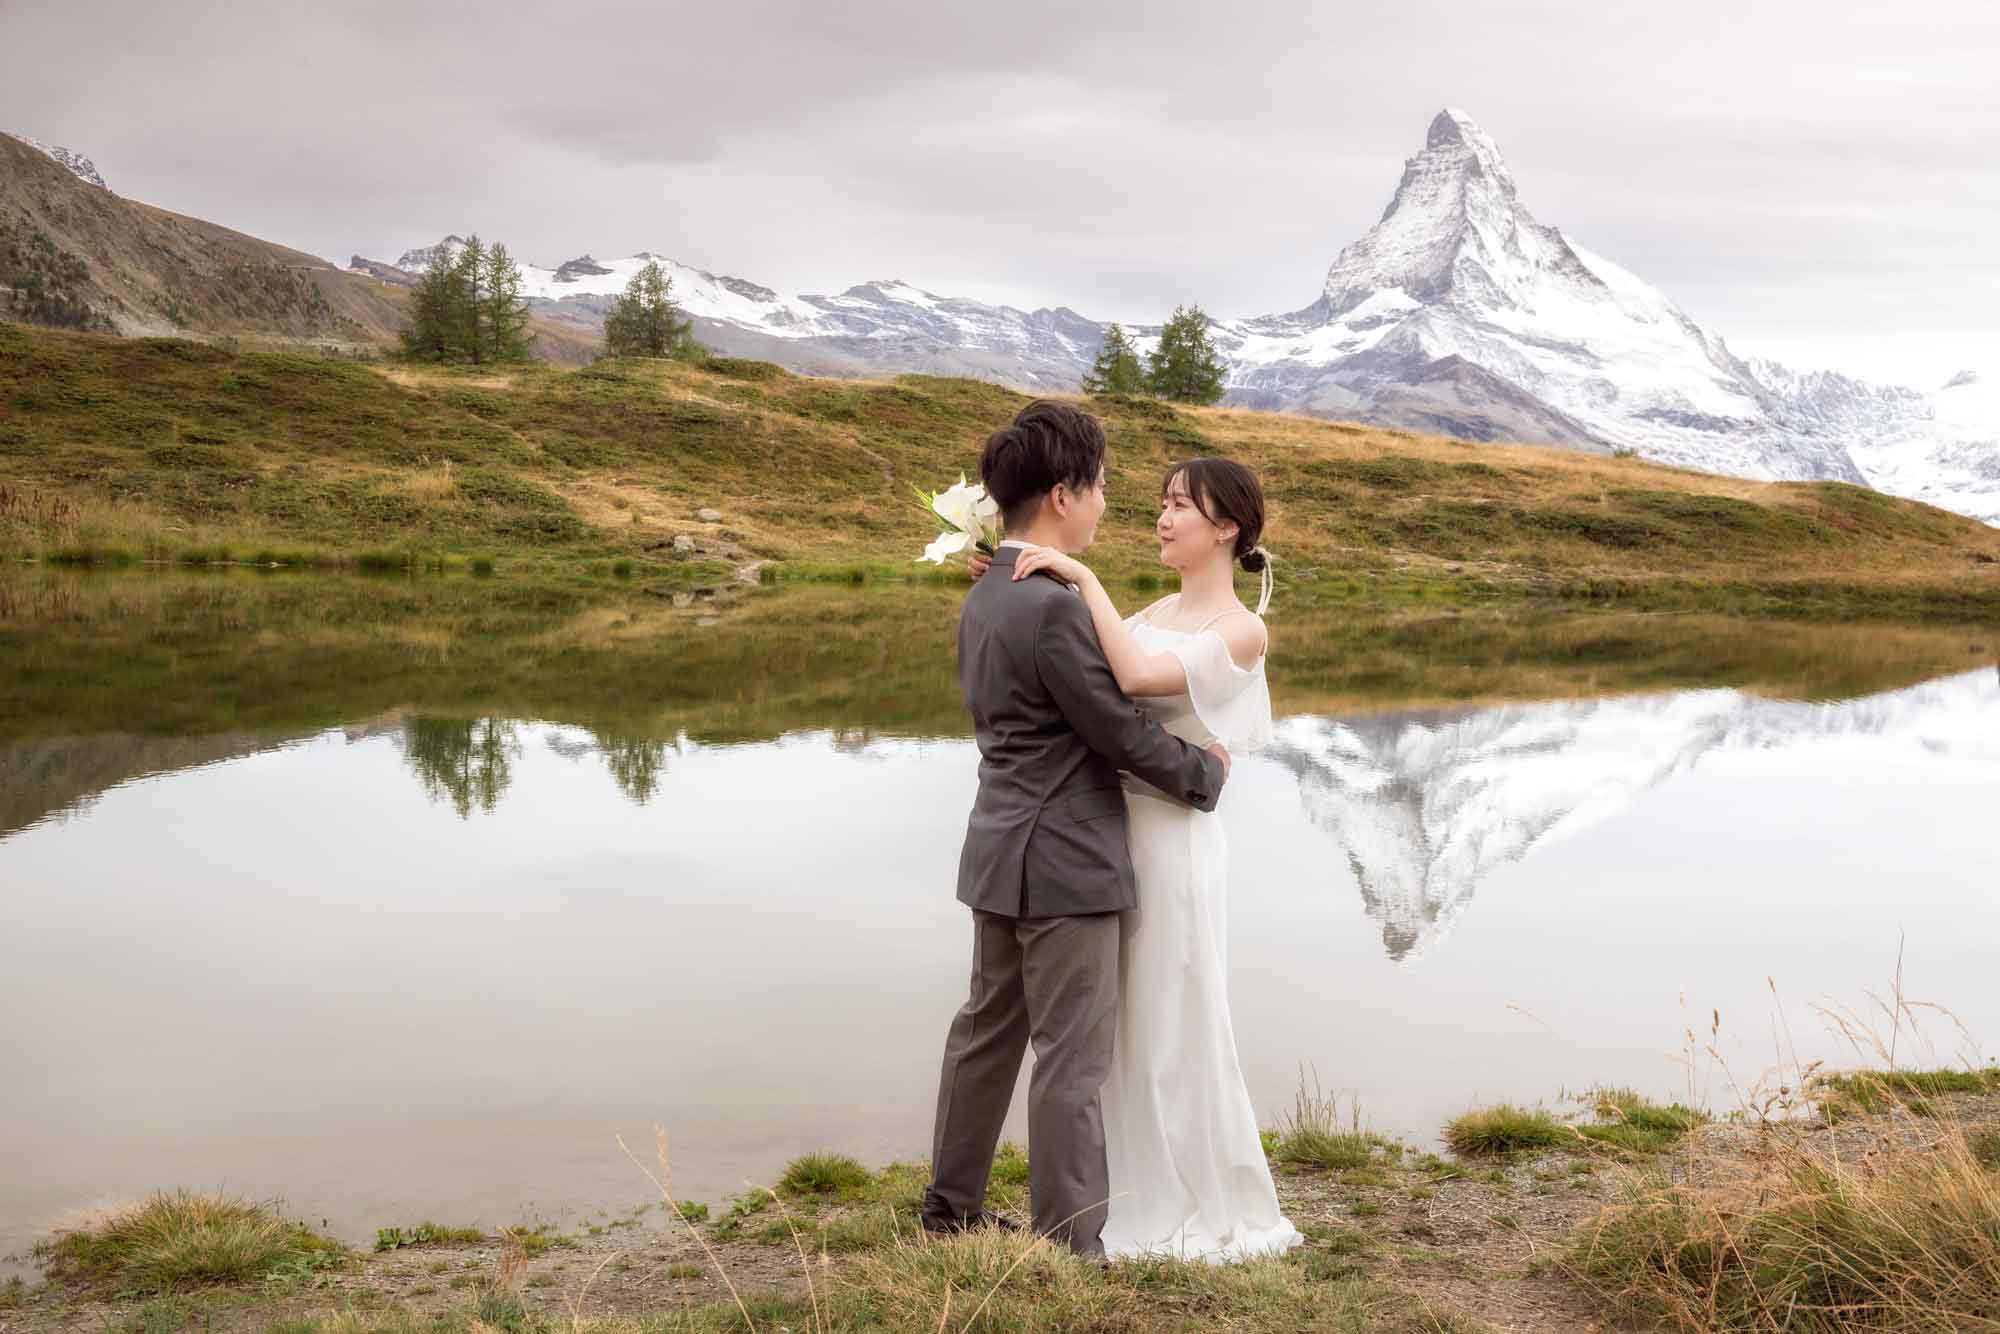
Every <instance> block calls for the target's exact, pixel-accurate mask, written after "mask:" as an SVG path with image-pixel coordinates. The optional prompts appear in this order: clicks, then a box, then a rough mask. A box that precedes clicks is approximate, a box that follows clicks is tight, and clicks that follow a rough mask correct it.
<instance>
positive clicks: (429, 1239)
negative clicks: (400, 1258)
mask: <svg viewBox="0 0 2000 1334" xmlns="http://www.w3.org/2000/svg"><path fill="white" fill-rule="evenodd" d="M489 1235H490V1234H488V1233H486V1232H484V1231H482V1230H481V1229H479V1228H476V1227H444V1226H441V1225H439V1224H437V1223H433V1222H431V1221H429V1220H428V1219H426V1220H425V1221H423V1222H421V1223H419V1224H417V1225H416V1226H415V1227H412V1228H400V1227H385V1228H377V1229H376V1231H375V1249H376V1250H377V1251H378V1252H379V1251H393V1250H396V1249H398V1248H400V1247H404V1246H477V1245H478V1244H479V1243H480V1242H482V1241H486V1240H488V1238H489Z"/></svg>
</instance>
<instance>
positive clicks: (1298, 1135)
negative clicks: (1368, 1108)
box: [1265, 1076, 1387, 1172]
mask: <svg viewBox="0 0 2000 1334" xmlns="http://www.w3.org/2000/svg"><path fill="white" fill-rule="evenodd" d="M1267 1133H1268V1132H1267ZM1386 1144H1387V1141H1385V1140H1384V1139H1382V1137H1381V1136H1379V1135H1374V1134H1370V1133H1368V1132H1367V1131H1364V1130H1362V1129H1361V1109H1360V1107H1359V1106H1358V1105H1357V1106H1355V1107H1354V1108H1353V1110H1352V1114H1351V1115H1350V1117H1349V1119H1348V1124H1347V1125H1346V1127H1345V1128H1343V1127H1342V1125H1341V1121H1340V1107H1339V1099H1338V1098H1337V1097H1335V1098H1329V1097H1326V1096H1325V1095H1324V1094H1322V1093H1321V1092H1320V1090H1319V1087H1318V1085H1317V1084H1315V1085H1314V1086H1313V1087H1311V1088H1308V1087H1307V1086H1306V1082H1305V1078H1304V1077H1303V1076H1301V1077H1300V1079H1299V1088H1298V1092H1297V1093H1296V1094H1295V1095H1294V1097H1293V1101H1292V1111H1291V1114H1290V1115H1289V1116H1287V1117H1286V1118H1285V1119H1284V1123H1283V1124H1282V1125H1281V1126H1280V1127H1279V1129H1278V1131H1277V1132H1276V1134H1275V1136H1274V1137H1273V1138H1272V1139H1271V1140H1267V1141H1266V1149H1265V1151H1266V1153H1267V1154H1268V1155H1269V1156H1270V1157H1272V1158H1274V1159H1276V1160H1277V1161H1278V1162H1281V1163H1290V1164H1292V1165H1294V1166H1298V1167H1316V1168H1319V1169H1321V1170H1323V1171H1329V1172H1343V1171H1353V1170H1357V1169H1361V1168H1366V1167H1367V1166H1368V1165H1369V1164H1370V1162H1371V1161H1372V1160H1373V1158H1374V1156H1375V1150H1376V1149H1377V1148H1378V1147H1382V1146H1385V1145H1386Z"/></svg>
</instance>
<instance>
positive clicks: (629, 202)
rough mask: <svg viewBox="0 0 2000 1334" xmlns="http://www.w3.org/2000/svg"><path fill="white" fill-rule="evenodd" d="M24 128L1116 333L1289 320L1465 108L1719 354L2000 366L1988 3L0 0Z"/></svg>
mask: <svg viewBox="0 0 2000 1334" xmlns="http://www.w3.org/2000/svg"><path fill="white" fill-rule="evenodd" d="M0 32H4V34H5V40H4V42H0V129H8V130H13V131H15V132H17V133H23V134H30V135H33V136H35V137H37V138H40V139H44V140H47V141H50V142H53V143H59V144H64V145H67V146H69V147H72V148H74V149H76V150H77V151H79V152H82V153H84V154H86V155H88V156H90V157H91V158H93V159H94V160H95V161H96V163H97V165H98V167H99V168H100V169H101V170H102V171H103V172H104V174H105V176H106V178H107V179H108V180H109V181H110V183H111V185H112V188H113V189H115V190H117V191H119V192H120V193H121V194H125V195H128V196H131V197H133V198H137V199H143V200H146V201H148V202H151V203H156V204H160V205H163V206H165V207H167V208H171V209H176V210H179V211H181V212H185V213H192V214H196V215H198V216H201V217H205V218H209V219H212V220H214V221H217V222H221V223H225V224H227V225H229V226H232V227H236V228H238V229H240V230H243V231H247V232H250V233H252V234H255V235H258V236H262V237H266V238H268V239H271V240H275V241H281V242H284V243H287V244H290V245H294V246H297V247H299V248H301V249H304V250H309V251H312V252H314V253H316V254H321V255H325V256H328V257H329V258H332V259H335V260H338V261H345V260H346V259H347V257H348V256H349V255H350V254H352V253H354V252H357V251H358V252H360V253H362V254H365V255H368V256H371V257H376V258H389V259H393V258H394V257H395V256H396V255H397V254H399V253H401V251H403V250H404V249H406V248H408V247H410V246H413V245H418V244H422V243H427V242H430V241H434V240H436V239H437V238H438V237H439V236H440V235H442V234H443V233H445V232H447V231H456V232H466V231H471V230H475V229H476V230H478V231H479V232H481V233H482V234H483V235H485V236H487V237H489V238H498V239H501V240H504V241H506V242H507V243H508V244H509V246H510V248H511V249H512V250H513V251H514V252H515V254H516V255H517V256H519V257H521V258H524V259H527V260H530V261H532V262H535V263H541V264H555V263H559V262H560V261H562V260H564V259H567V258H570V257H572V256H574V255H577V254H579V253H581V252H584V251H590V252H592V253H595V254H597V255H599V256H605V255H617V254H628V253H630V252H632V251H635V250H640V249H651V250H657V251H661V252H664V253H667V254H671V255H673V256H675V257H676V258H679V259H682V260H684V261H686V262H688V263H691V264H695V265H699V266H701V267H703V268H708V269H712V270H715V271H718V272H725V273H733V274H737V275H740V276H743V277H746V278H750V279H753V280H755V281H757V282H761V283H764V284H766V285H769V286H773V287H778V288H783V289H789V290H801V291H809V292H819V291H828V290H838V289H840V288H843V287H846V286H849V285H851V284H853V283H856V282H861V281H865V280H868V279H872V278H889V277H900V278H904V279H907V280H909V281H911V282H914V283H917V284H919V285H920V286H924V287H927V288H930V289H932V290H934V291H938V292H942V293H946V294H950V295H963V296H972V297H980V298H984V299H988V300H994V299H998V300H1004V301H1007V302H1010V303H1013V304H1017V305H1024V306H1037V305H1068V306H1071V307H1073V308H1075V309H1077V310H1079V311H1081V312H1083V313H1084V314H1086V315H1090V316H1093V317H1096V318H1100V319H1108V318H1119V319H1126V320H1157V319H1159V318H1160V317H1161V316H1162V315H1164V314H1165V313H1166V311H1167V310H1168V309H1169V308H1171V307H1172V306H1173V305H1174V304H1175V303H1176V302H1182V301H1198V302H1200V303H1202V304H1203V305H1204V306H1206V307H1207V308H1208V309H1209V311H1210V312H1211V313H1214V314H1218V315H1225V316H1240V315H1257V314H1264V313H1269V312H1272V311H1282V310H1291V309H1295V308H1297V307H1299V306H1302V305H1305V304H1306V303H1307V302H1308V301H1310V300H1311V299H1312V298H1313V297H1314V296H1315V295H1316V294H1317V292H1318V290H1319V286H1320V283H1321V280H1322V279H1323V277H1324V275H1325V271H1326V267H1327V265H1328V264H1329V263H1330V262H1331V260H1332V259H1333V257H1334V255H1335V254H1336V253H1338V251H1339V250H1340V248H1341V247H1342V246H1343V245H1345V244H1347V243H1348V242H1349V241H1351V240H1353V239H1354V238H1355V237H1357V236H1359V235H1360V234H1361V233H1362V232H1363V231H1365V230H1366V229H1367V228H1368V226H1369V225H1370V224H1372V223H1373V222H1374V221H1375V220H1376V218H1378V217H1379V216H1380V214H1381V211H1382V209H1383V207H1384V205H1385V204H1386V203H1387V202H1388V199H1389V196H1390V194H1391V193H1392V192H1393V190H1394V188H1395V184H1396V178H1397V176H1398V174H1399V172H1400V171H1401V168H1402V162H1403V159H1404V158H1405V157H1407V156H1409V155H1410V154H1413V153H1415V152H1416V151H1417V150H1418V149H1420V148H1421V147H1422V145H1423V136H1424V129H1425V126H1426V125H1427V124H1428V122H1429V120H1430V118H1431V117H1432V115H1434V114H1435V113H1436V112H1437V110H1438V109H1439V108H1440V107H1442V106H1444V105H1447V104H1449V105H1453V106H1457V107H1461V108H1463V109H1464V110H1466V111H1467V112H1469V113H1470V114H1471V115H1472V117H1473V118H1474V119H1475V120H1477V121H1478V122H1479V123H1480V124H1481V125H1482V126H1483V127H1484V128H1485V129H1486V130H1487V131H1488V133H1490V134H1491V135H1492V136H1493V137H1494V138H1495V139H1496V140H1497V141H1498V143H1499V144H1500V147H1501V150H1502V152H1504V153H1505V154H1506V156H1507V158H1508V161H1509V162H1510V164H1511V165H1512V167H1513V170H1514V174H1515V177H1516V179H1517V180H1518V182H1519V184H1520V188H1521V195H1522V199H1523V200H1524V202H1526V203H1527V205H1528V206H1529V208H1530V209H1532V210H1533V211H1534V213H1535V214H1536V216H1537V217H1538V218H1540V219H1541V220H1542V221H1543V222H1547V223H1552V224H1554V225H1556V226H1559V227H1561V228H1563V229H1564V230H1565V231H1567V232H1569V233H1570V234H1571V235H1573V236H1574V237H1576V238H1577V240H1579V241H1580V242H1582V243H1583V244H1585V245H1587V246H1589V247H1590V248H1592V249H1594V250H1596V251H1598V252H1599V253H1601V254H1604V255H1606V256H1608V257H1610V258H1612V259H1614V260H1616V261H1618V262H1620V263H1622V264H1624V265H1625V266H1626V267H1628V268H1631V269H1633V270H1635V271H1636V272H1638V273H1639V274H1640V275H1641V276H1643V277H1645V278H1647V279H1649V280H1651V281H1652V282H1653V283H1655V284H1657V285H1658V286H1660V287H1661V288H1663V289H1664V290H1665V291H1666V292H1667V293H1668V294H1669V295H1670V296H1672V297H1673V298H1675V299H1676V300H1677V301H1679V302H1680V304H1681V305H1682V306H1683V307H1684V308H1685V309H1686V310H1687V311H1688V312H1689V313H1690V314H1691V315H1693V316H1694V317H1695V318H1696V319H1697V320H1700V321H1702V322H1703V323H1705V324H1707V325H1708V326H1710V327H1711V328H1713V329H1715V330H1717V331H1719V332H1721V333H1722V334H1723V335H1724V336H1726V337H1727V338H1728V339H1729V340H1730V343H1731V345H1732V346H1733V347H1735V348H1736V349H1737V350H1738V351H1742V352H1747V353H1759V354H1765V355H1776V356H1779V357H1782V358H1785V359H1787V360H1791V361H1794V362H1796V363H1799V364H1802V365H1808V366H1814V365H1824V366H1832V367H1836V368H1839V369H1844V370H1849V371H1853V372H1858V373H1864V374H1870V375H1874V376H1878V377H1884V378H1895V379H1902V380H1907V381H1909V382H1912V383H1917V384H1920V385H1923V386H1925V387H1931V386H1934V385H1935V384H1936V383H1938V382H1940V381H1941V380H1942V379H1943V378H1944V377H1945V376H1947V375H1949V374H1950V373H1951V372H1952V371H1954V370H1956V369H1958V368H1960V367H1962V366H1976V367H1983V368H1987V369H1988V371H1989V373H1991V374H1996V375H2000V317H1996V312H1997V311H2000V227H1996V226H1995V225H1994V219H1995V218H1996V217H2000V167H1996V165H1995V164H1996V162H2000V95H1996V93H1995V91H1994V81H1995V70H1996V69H2000V3H1995V0H1922V3H1910V2H1909V0H1896V2H1895V3H1855V2H1853V0H1764V2H1762V3H1758V4H1754V5H1749V4H1744V3H1741V0H1729V2H1728V3H1722V2H1721V0H1688V2H1686V3H1682V4H1679V5H1660V4H1650V3H1649V4H1636V3H1632V2H1631V0H1592V2H1590V3H1579V2H1576V0H1456V3H1442V2H1441V0H1398V3H1396V4H1393V5H1391V4H1384V3H1379V0H1371V2H1370V3H1365V4H1361V3H1347V2H1345V0H1342V2H1339V3H1336V2H1334V0H1319V2H1318V3H1311V2H1300V3H1283V4H1279V3H1260V2H1259V0H1238V3H1236V4H1233V5H1219V4H1216V3H1214V0H1152V2H1151V3H1147V4H1144V5H1135V4H1128V3H1125V2H1124V0H1118V2H1117V3H1100V4H1095V5H1076V4H1074V3H1073V0H1065V2H1064V3H1046V2H1045V0H1013V2H1012V3H1008V4H1005V5H1002V4H996V3H984V4H961V3H951V2H950V0H888V2H884V0H849V2H848V3H832V2H831V0H722V2H718V0H702V3H699V4H681V3H654V4H641V3H632V4H627V5H622V6H621V5H614V4H607V3H599V2H598V0H564V2H563V3H556V2H555V0H547V2H545V3H540V4H524V3H517V2H516V0H485V2H484V3H481V4H478V5H471V4H437V3H424V2H423V0H414V2H409V0H406V2H405V3H397V4H377V3H373V2H372V0H343V2H342V3H338V4H327V3H320V4H315V5H312V6H310V7H308V6H306V5H301V4H294V3H291V0H266V2H265V3H260V4H255V5H244V4H240V3H228V4H224V3H219V2H218V0H175V2H174V3H169V4H160V3H157V0H144V2H141V0H0Z"/></svg>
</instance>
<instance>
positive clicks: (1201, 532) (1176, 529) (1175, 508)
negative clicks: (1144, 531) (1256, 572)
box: [1153, 473, 1236, 572]
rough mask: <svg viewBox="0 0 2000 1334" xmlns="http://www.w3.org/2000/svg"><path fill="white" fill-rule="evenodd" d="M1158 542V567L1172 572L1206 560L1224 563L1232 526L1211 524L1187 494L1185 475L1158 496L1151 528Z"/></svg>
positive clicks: (1232, 539)
mask: <svg viewBox="0 0 2000 1334" xmlns="http://www.w3.org/2000/svg"><path fill="white" fill-rule="evenodd" d="M1153 531H1154V532H1155V533H1156V534H1157V535H1158V536H1159V539H1160V564H1162V565H1167V566H1171V567H1172V568H1174V569H1176V570H1181V571H1184V572H1185V571H1187V570H1191V569H1195V568H1197V567H1199V566H1200V565H1202V564H1203V563H1204V562H1206V561H1211V560H1216V559H1221V560H1228V559H1229V556H1230V551H1231V545H1230V544H1231V543H1233V542H1234V541H1235V540H1236V525H1235V524H1233V523H1229V524H1215V523H1211V522H1210V521H1209V519H1208V516H1207V515H1205V514H1203V513H1202V512H1201V509H1200V507H1199V506H1197V505H1196V504H1195V503H1194V497H1193V496H1191V495H1189V494H1188V483H1187V474H1186V473H1181V474H1180V475H1178V476H1176V477H1175V478H1174V479H1173V481H1171V482H1169V483H1168V484H1167V493H1166V494H1165V495H1164V496H1161V497H1160V521H1159V522H1158V523H1156V524H1154V525H1153Z"/></svg>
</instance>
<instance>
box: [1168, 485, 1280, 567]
mask: <svg viewBox="0 0 2000 1334" xmlns="http://www.w3.org/2000/svg"><path fill="white" fill-rule="evenodd" d="M1177 477H1180V478H1185V479H1186V480H1187V493H1188V499H1189V500H1192V501H1193V502H1194V507H1195V508H1196V509H1198V510H1200V511H1201V516H1202V517H1203V518H1204V519H1207V520H1208V521H1209V522H1210V523H1213V524H1222V523H1233V524H1235V525H1236V548H1235V554H1236V559H1237V560H1238V561H1240V562H1242V565H1243V568H1244V569H1246V570H1248V571H1249V572H1250V573H1252V574H1261V573H1263V570H1264V566H1265V564H1266V561H1265V559H1264V553H1263V552H1262V551H1259V550H1258V549H1257V544H1258V543H1259V542H1260V541H1261V540H1262V539H1263V536H1264V488H1263V486H1262V485H1261V484H1260V483H1259V482H1258V481H1257V474H1256V473H1254V472H1251V471H1250V470H1249V469H1248V468H1246V467H1244V466H1243V465H1242V464H1240V463H1237V462H1236V461H1235V460H1233V459H1187V460H1185V461H1184V462H1181V463H1176V464H1175V465H1174V466H1173V467H1171V468H1169V469H1168V470H1167V479H1166V480H1165V481H1164V482H1161V483H1160V495H1161V497H1162V498H1163V499H1164V498H1165V496H1166V494H1167V492H1168V491H1170V490H1171V489H1173V485H1174V479H1175V478H1177Z"/></svg>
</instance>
